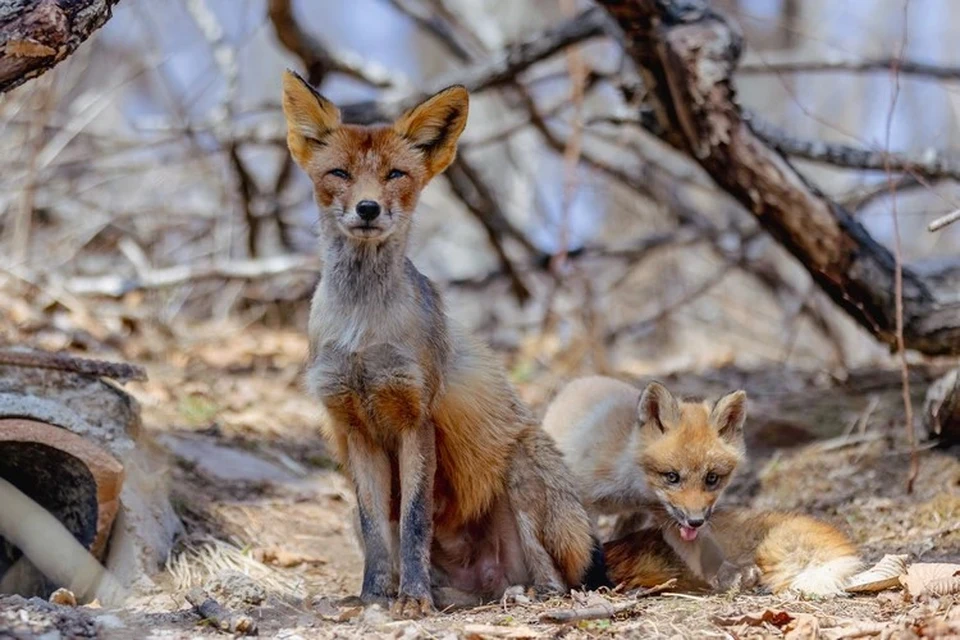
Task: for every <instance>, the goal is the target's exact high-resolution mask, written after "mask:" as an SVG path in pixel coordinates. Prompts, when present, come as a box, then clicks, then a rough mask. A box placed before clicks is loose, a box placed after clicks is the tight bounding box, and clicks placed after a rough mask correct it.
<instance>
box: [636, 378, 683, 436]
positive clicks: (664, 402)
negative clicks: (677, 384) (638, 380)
mask: <svg viewBox="0 0 960 640" xmlns="http://www.w3.org/2000/svg"><path fill="white" fill-rule="evenodd" d="M637 417H638V418H639V419H640V426H641V428H642V427H643V426H644V425H646V424H652V425H654V426H656V427H657V428H658V429H659V430H660V432H666V431H667V429H670V428H671V427H673V426H675V425H676V424H677V423H678V422H680V404H679V403H678V402H677V399H676V398H674V397H673V394H671V393H670V392H669V391H667V388H666V387H665V386H663V385H662V384H660V383H659V382H651V383H650V384H648V385H647V388H646V389H644V390H643V393H642V394H640V404H639V405H638V406H637Z"/></svg>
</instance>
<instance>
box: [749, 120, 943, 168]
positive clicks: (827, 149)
mask: <svg viewBox="0 0 960 640" xmlns="http://www.w3.org/2000/svg"><path fill="white" fill-rule="evenodd" d="M743 115H744V120H745V121H746V122H747V124H748V125H749V126H750V129H751V130H752V131H753V133H754V134H756V135H757V137H758V138H760V139H761V140H763V141H764V142H766V143H767V144H769V145H770V146H771V147H774V148H776V149H777V150H779V151H780V152H781V153H785V154H787V155H789V156H793V157H795V158H802V159H804V160H810V161H812V162H821V163H824V164H830V165H833V166H836V167H842V168H845V169H858V170H865V171H884V172H904V173H915V174H919V175H920V176H923V177H926V178H951V179H953V180H960V158H958V157H955V156H951V155H947V154H945V153H943V152H942V151H936V150H934V149H929V150H927V151H925V152H924V153H923V154H922V155H920V156H913V155H910V154H906V153H895V152H891V151H890V150H889V148H887V149H864V148H862V147H854V146H850V145H846V144H841V143H838V142H824V141H823V140H804V139H802V138H798V137H796V136H793V135H790V134H788V133H787V132H785V131H784V130H783V129H781V128H780V127H777V126H775V125H774V124H772V123H770V122H767V121H765V120H763V119H762V118H760V117H759V116H757V115H756V114H753V113H751V114H749V117H748V114H747V113H744V114H743Z"/></svg>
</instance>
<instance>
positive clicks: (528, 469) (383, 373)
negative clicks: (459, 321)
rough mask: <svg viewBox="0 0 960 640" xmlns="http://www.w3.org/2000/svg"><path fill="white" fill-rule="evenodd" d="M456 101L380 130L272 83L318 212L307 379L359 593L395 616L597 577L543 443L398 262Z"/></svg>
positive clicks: (443, 162) (292, 78) (589, 535)
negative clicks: (334, 476) (348, 492)
mask: <svg viewBox="0 0 960 640" xmlns="http://www.w3.org/2000/svg"><path fill="white" fill-rule="evenodd" d="M468 102H469V98H468V94H467V91H466V89H465V88H463V87H461V86H453V87H449V88H447V89H445V90H443V91H441V92H439V93H437V94H436V95H434V96H432V97H430V98H428V99H427V100H425V101H424V102H423V103H421V104H420V105H418V106H416V107H414V108H413V109H411V110H409V111H408V112H406V113H404V114H403V115H401V116H400V117H399V118H398V119H397V120H396V121H395V122H393V123H392V124H389V125H376V126H356V125H348V124H344V123H342V122H341V118H340V112H339V110H338V109H337V107H336V106H334V104H333V103H331V102H330V101H329V100H327V99H326V98H324V97H323V96H321V95H320V94H319V93H317V92H316V91H314V90H313V88H311V87H310V86H309V85H308V84H307V83H306V82H305V81H304V80H303V79H302V78H300V77H299V76H298V75H296V74H295V73H293V72H290V71H288V72H286V74H285V75H284V77H283V111H284V114H285V117H286V120H287V131H288V133H287V142H288V146H289V148H290V153H291V154H292V156H293V158H294V160H295V161H296V162H297V164H298V165H299V166H300V167H301V168H302V169H303V170H304V171H305V172H306V173H307V175H308V176H309V177H310V179H311V180H312V181H313V185H314V190H315V196H316V202H317V204H318V205H319V208H320V241H321V248H322V258H323V271H322V274H321V281H320V284H319V286H318V287H317V290H316V293H315V294H314V297H313V302H312V306H311V313H310V322H309V338H310V354H309V363H308V368H307V374H306V378H305V379H306V384H307V387H308V390H309V392H311V393H312V394H313V395H315V396H316V397H317V398H318V399H319V400H320V401H321V403H322V405H323V407H324V408H325V410H326V414H327V415H326V420H325V421H324V424H323V430H324V434H325V435H326V437H327V438H328V439H329V441H331V442H332V443H333V445H334V448H335V451H336V455H337V456H338V458H339V461H340V462H341V464H342V466H343V468H344V470H345V472H346V473H347V475H348V476H349V477H350V478H351V480H352V482H353V485H354V488H355V490H356V495H357V507H358V509H357V515H358V520H359V527H358V528H359V531H360V538H361V542H362V546H363V553H364V569H363V583H362V587H361V594H360V597H361V599H363V600H364V601H365V602H377V601H379V602H385V601H387V600H390V599H392V598H394V597H396V600H395V604H394V612H395V613H397V614H400V615H420V614H425V613H427V612H429V611H431V610H432V609H433V608H434V606H435V601H436V603H437V604H446V603H447V602H449V601H452V600H455V601H459V602H462V601H471V600H472V599H476V600H480V599H491V598H498V597H499V596H500V595H501V594H502V593H503V592H504V591H505V589H506V588H507V587H508V586H511V585H516V584H519V585H527V586H533V587H535V588H536V589H538V590H541V591H544V592H556V591H562V590H566V589H567V588H569V587H572V586H578V585H580V584H582V583H583V582H584V581H585V580H586V581H587V582H588V583H590V584H591V585H592V584H599V583H602V582H603V581H604V578H605V572H604V570H603V567H602V557H603V556H602V552H601V550H600V545H599V542H598V540H597V538H596V537H595V536H594V534H593V529H592V526H591V521H590V518H589V517H588V515H587V513H586V510H585V509H584V507H583V506H582V504H581V502H580V500H579V498H578V497H577V492H576V489H575V488H574V486H573V484H572V481H571V479H570V474H569V472H568V471H567V469H566V468H565V466H564V463H563V460H562V457H561V455H560V453H559V451H558V450H557V448H556V446H555V445H554V444H553V442H552V440H551V439H550V437H549V436H547V434H546V433H545V432H544V431H543V430H542V429H541V428H540V425H539V424H538V422H537V421H535V420H534V419H533V417H532V416H531V414H530V412H529V411H528V410H527V408H526V407H525V406H524V405H523V404H522V403H521V402H520V400H519V399H518V398H517V396H516V394H515V392H514V390H513V388H512V387H511V386H510V384H509V383H508V381H507V379H506V376H505V375H504V372H503V369H502V367H501V365H499V364H498V363H497V361H496V358H495V357H494V356H493V355H492V353H490V351H489V350H488V349H487V348H486V347H485V346H483V345H482V344H480V343H479V342H477V341H476V340H474V339H473V338H472V337H471V336H469V335H468V334H467V333H466V332H465V331H464V330H463V329H461V328H460V327H458V326H457V325H455V324H454V323H453V322H451V321H450V319H449V318H447V316H446V314H445V313H444V308H443V301H442V299H441V297H440V295H439V293H438V292H437V290H436V288H435V287H434V285H433V283H431V282H430V280H429V279H427V278H426V277H425V276H423V275H422V274H421V273H420V272H419V271H417V269H416V267H414V265H413V263H412V262H410V260H409V259H408V258H407V257H406V249H407V242H408V236H409V233H410V228H411V225H412V222H413V217H414V211H415V209H416V207H417V202H418V199H419V196H420V193H421V191H422V190H423V189H424V187H425V186H426V185H427V184H428V183H429V182H430V180H431V179H432V178H433V177H435V176H436V175H438V174H439V173H441V172H442V171H444V170H445V169H446V168H447V167H448V166H449V165H450V163H451V162H452V161H453V159H454V157H455V154H456V146H457V139H458V138H459V136H460V134H461V132H462V131H463V129H464V127H465V125H466V121H467V111H468ZM591 567H593V568H594V570H593V571H591ZM588 574H589V575H588ZM398 578H399V581H398ZM588 578H589V579H588Z"/></svg>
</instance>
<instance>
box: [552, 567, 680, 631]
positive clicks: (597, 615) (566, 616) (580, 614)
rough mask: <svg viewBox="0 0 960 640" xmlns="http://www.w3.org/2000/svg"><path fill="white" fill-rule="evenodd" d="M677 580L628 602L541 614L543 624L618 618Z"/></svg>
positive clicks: (673, 579) (642, 592)
mask: <svg viewBox="0 0 960 640" xmlns="http://www.w3.org/2000/svg"><path fill="white" fill-rule="evenodd" d="M676 582H677V579H676V578H671V579H670V580H667V581H666V582H664V583H663V584H658V585H657V586H655V587H650V588H649V589H644V590H642V591H640V592H638V593H637V594H635V595H634V596H633V598H631V599H630V600H628V601H627V602H617V603H611V604H600V605H595V606H592V607H580V608H575V609H557V610H555V611H547V612H545V613H542V614H540V621H541V622H553V623H568V622H581V621H583V620H607V619H610V618H613V617H614V616H617V615H619V614H621V613H626V612H627V611H630V610H632V609H634V608H635V607H636V606H637V605H638V604H640V600H642V599H643V598H647V597H650V596H655V595H657V594H659V593H663V592H664V591H666V590H667V589H669V588H670V587H672V586H673V585H674V584H676Z"/></svg>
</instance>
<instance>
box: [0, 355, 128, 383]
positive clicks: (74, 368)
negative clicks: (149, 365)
mask: <svg viewBox="0 0 960 640" xmlns="http://www.w3.org/2000/svg"><path fill="white" fill-rule="evenodd" d="M0 365H2V366H10V367H32V368H35V369H55V370H57V371H70V372H72V373H80V374H83V375H88V376H97V377H104V378H111V379H113V380H116V381H117V382H126V381H128V380H137V381H143V380H146V379H147V372H146V371H145V370H144V368H143V367H138V366H137V365H134V364H127V363H125V362H104V361H103V360H90V359H88V358H77V357H75V356H71V355H67V354H64V353H48V352H46V351H10V350H3V351H0Z"/></svg>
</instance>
